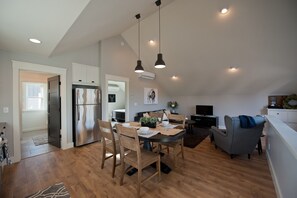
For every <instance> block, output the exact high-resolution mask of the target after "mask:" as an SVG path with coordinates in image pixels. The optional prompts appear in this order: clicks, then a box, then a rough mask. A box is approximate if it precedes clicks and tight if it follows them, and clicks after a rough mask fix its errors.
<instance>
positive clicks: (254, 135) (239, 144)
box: [210, 115, 265, 158]
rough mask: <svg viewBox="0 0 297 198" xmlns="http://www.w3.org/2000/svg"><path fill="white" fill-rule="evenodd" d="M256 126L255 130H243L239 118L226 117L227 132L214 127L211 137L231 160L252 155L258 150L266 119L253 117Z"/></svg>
mask: <svg viewBox="0 0 297 198" xmlns="http://www.w3.org/2000/svg"><path fill="white" fill-rule="evenodd" d="M253 118H254V120H255V122H256V126H255V127H253V128H241V126H240V120H239V117H230V116H228V115H226V116H225V117H224V120H225V125H226V130H220V129H218V128H217V127H214V126H212V127H211V129H210V131H211V133H212V134H211V136H213V138H214V143H215V146H216V147H219V148H221V149H223V150H224V151H226V152H227V153H228V154H230V156H231V158H233V157H234V155H240V154H248V158H250V154H251V153H252V152H253V151H254V149H255V148H256V145H257V144H258V141H259V139H260V137H261V135H262V131H263V128H264V123H265V119H264V118H263V117H262V116H254V117H253Z"/></svg>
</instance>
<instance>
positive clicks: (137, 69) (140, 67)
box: [135, 14, 144, 73]
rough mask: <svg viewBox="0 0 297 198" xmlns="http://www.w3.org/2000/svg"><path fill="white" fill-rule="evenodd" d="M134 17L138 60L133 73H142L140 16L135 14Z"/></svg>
mask: <svg viewBox="0 0 297 198" xmlns="http://www.w3.org/2000/svg"><path fill="white" fill-rule="evenodd" d="M135 17H136V19H138V60H137V65H136V67H135V72H136V73H142V72H144V70H143V67H142V65H141V60H140V14H136V15H135Z"/></svg>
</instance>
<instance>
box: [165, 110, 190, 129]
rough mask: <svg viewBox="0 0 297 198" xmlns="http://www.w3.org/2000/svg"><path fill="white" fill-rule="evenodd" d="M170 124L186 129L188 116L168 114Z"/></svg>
mask: <svg viewBox="0 0 297 198" xmlns="http://www.w3.org/2000/svg"><path fill="white" fill-rule="evenodd" d="M168 119H169V122H171V123H174V124H178V125H179V128H182V129H184V128H185V124H186V116H185V115H182V114H172V113H171V114H168Z"/></svg>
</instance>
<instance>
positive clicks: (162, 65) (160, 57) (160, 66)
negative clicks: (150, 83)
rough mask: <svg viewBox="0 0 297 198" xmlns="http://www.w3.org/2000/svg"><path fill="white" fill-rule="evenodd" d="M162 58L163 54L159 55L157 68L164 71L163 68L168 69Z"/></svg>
mask: <svg viewBox="0 0 297 198" xmlns="http://www.w3.org/2000/svg"><path fill="white" fill-rule="evenodd" d="M162 56H163V55H162V54H161V53H159V54H158V59H157V61H156V63H155V68H158V69H162V68H164V67H166V66H165V62H164V61H163V58H162Z"/></svg>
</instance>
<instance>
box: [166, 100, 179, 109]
mask: <svg viewBox="0 0 297 198" xmlns="http://www.w3.org/2000/svg"><path fill="white" fill-rule="evenodd" d="M167 105H168V107H170V108H172V109H175V108H176V107H177V106H178V103H177V102H176V101H169V102H168V103H167Z"/></svg>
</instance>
